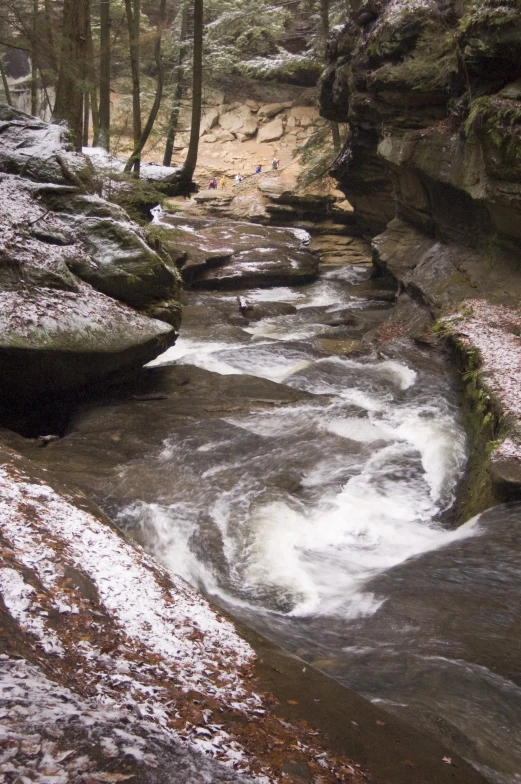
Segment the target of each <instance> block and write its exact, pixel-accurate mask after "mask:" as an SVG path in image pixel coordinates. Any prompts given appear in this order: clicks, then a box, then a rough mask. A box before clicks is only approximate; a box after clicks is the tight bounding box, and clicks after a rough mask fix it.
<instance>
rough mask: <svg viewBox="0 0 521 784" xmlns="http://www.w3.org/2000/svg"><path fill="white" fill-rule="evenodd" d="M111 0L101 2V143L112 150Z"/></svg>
mask: <svg viewBox="0 0 521 784" xmlns="http://www.w3.org/2000/svg"><path fill="white" fill-rule="evenodd" d="M110 48H111V47H110V0H100V66H99V143H100V144H101V146H102V147H103V148H104V149H105V150H107V151H108V150H109V149H110Z"/></svg>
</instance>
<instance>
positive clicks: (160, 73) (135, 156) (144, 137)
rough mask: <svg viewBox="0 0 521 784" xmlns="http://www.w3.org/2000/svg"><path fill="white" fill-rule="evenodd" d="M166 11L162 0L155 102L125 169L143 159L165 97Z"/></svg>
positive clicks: (160, 5)
mask: <svg viewBox="0 0 521 784" xmlns="http://www.w3.org/2000/svg"><path fill="white" fill-rule="evenodd" d="M165 12H166V0H160V4H159V19H158V22H157V36H156V43H155V47H154V57H155V61H156V65H157V87H156V94H155V97H154V103H153V105H152V108H151V110H150V114H149V116H148V120H147V122H146V125H145V127H144V129H143V133H142V134H141V137H140V139H139V141H138V143H137V145H135V146H134V150H133V151H132V155H131V156H130V158H129V159H128V161H127V163H126V166H125V171H126V172H129V171H131V169H132V167H133V166H135V164H136V162H137V161H140V160H141V153H142V152H143V148H144V146H145V144H146V143H147V141H148V137H149V136H150V134H151V132H152V128H153V127H154V123H155V121H156V117H157V113H158V111H159V107H160V106H161V99H162V97H163V86H164V82H165V69H164V65H163V58H162V56H161V38H162V35H163V27H164V24H165Z"/></svg>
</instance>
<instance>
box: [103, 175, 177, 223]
mask: <svg viewBox="0 0 521 784" xmlns="http://www.w3.org/2000/svg"><path fill="white" fill-rule="evenodd" d="M105 190H106V191H107V188H106V187H105ZM108 190H110V193H107V196H108V197H109V198H110V200H111V201H113V202H114V203H115V204H119V206H120V207H123V209H124V210H126V212H128V214H129V215H130V217H131V218H132V220H135V221H136V222H137V223H141V224H148V223H149V221H150V209H151V207H154V206H155V205H156V204H162V203H163V201H164V200H165V199H166V198H167V197H166V195H165V192H164V186H161V185H159V184H157V183H152V182H147V181H146V180H137V179H136V178H135V177H133V176H132V175H131V174H113V175H112V177H111V183H110V185H109V189H108Z"/></svg>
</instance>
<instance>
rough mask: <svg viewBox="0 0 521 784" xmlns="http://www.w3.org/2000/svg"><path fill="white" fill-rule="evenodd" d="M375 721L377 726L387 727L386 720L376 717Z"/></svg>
mask: <svg viewBox="0 0 521 784" xmlns="http://www.w3.org/2000/svg"><path fill="white" fill-rule="evenodd" d="M376 723H377V724H378V726H379V727H387V722H386V721H380V719H376Z"/></svg>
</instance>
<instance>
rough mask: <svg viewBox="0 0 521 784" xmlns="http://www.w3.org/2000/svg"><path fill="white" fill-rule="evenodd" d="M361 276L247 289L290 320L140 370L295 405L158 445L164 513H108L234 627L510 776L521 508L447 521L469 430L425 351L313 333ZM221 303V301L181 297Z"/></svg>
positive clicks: (514, 774)
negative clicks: (282, 397) (345, 349)
mask: <svg viewBox="0 0 521 784" xmlns="http://www.w3.org/2000/svg"><path fill="white" fill-rule="evenodd" d="M366 277H367V272H366V271H364V270H362V271H360V270H359V269H353V268H350V267H343V268H342V267H339V268H335V269H332V270H329V271H328V272H327V273H325V275H324V277H323V279H322V280H321V281H319V282H318V283H317V284H314V285H313V286H307V287H304V288H300V289H295V290H293V289H290V288H278V289H272V290H262V291H249V292H243V294H244V296H245V297H246V298H247V299H248V300H249V301H250V302H257V303H262V302H287V303H291V304H293V305H295V306H296V312H295V313H292V314H289V315H283V316H279V317H273V316H271V317H269V318H265V319H261V320H260V321H257V322H254V323H251V324H250V325H249V326H247V327H245V328H244V329H243V330H242V333H241V335H240V336H239V339H237V340H235V339H233V338H231V337H230V336H229V333H227V332H226V330H224V329H220V326H219V324H216V325H215V329H212V334H211V335H208V336H206V334H205V333H204V332H202V331H197V330H195V331H193V332H192V333H191V332H190V331H187V330H185V331H184V332H183V336H182V338H181V339H180V340H179V341H178V343H177V344H176V346H174V347H173V348H172V349H169V350H168V351H167V352H166V353H165V354H164V355H163V356H162V357H160V358H158V359H157V360H156V361H155V363H154V364H161V363H168V362H177V363H182V364H188V365H190V364H192V365H196V366H198V367H202V368H205V369H208V370H211V371H213V372H216V373H222V374H231V373H235V374H238V373H246V374H249V375H256V376H259V377H262V378H266V379H270V380H272V381H275V382H277V383H283V384H287V385H290V386H292V387H295V388H298V389H300V390H303V391H304V392H306V393H308V394H309V398H308V402H305V403H300V404H298V405H296V404H295V405H291V406H284V407H279V408H276V409H274V410H271V411H269V412H266V411H265V410H262V411H252V412H251V413H250V414H248V415H244V414H240V415H237V416H227V417H225V418H222V419H216V420H213V423H212V428H213V431H212V437H211V438H209V437H208V432H209V431H208V428H206V429H205V431H204V434H201V435H199V434H198V432H197V428H194V429H193V430H190V432H189V435H187V437H186V439H185V440H176V441H174V440H169V439H168V434H165V436H166V438H165V443H164V449H163V453H162V455H161V464H162V465H163V466H164V469H165V476H166V477H168V481H169V482H171V483H173V484H174V487H175V489H176V493H175V497H176V502H175V503H173V504H168V505H164V504H160V503H156V504H144V503H139V502H137V503H135V504H134V505H133V506H132V507H131V508H129V509H126V510H125V511H124V512H123V513H122V515H121V520H120V522H122V524H124V525H127V526H132V527H134V528H139V529H140V530H141V534H142V536H143V537H144V538H145V540H146V541H147V543H148V546H149V548H150V549H152V550H153V551H154V552H155V554H156V555H157V556H158V557H159V558H160V559H161V560H162V561H163V562H164V563H165V564H166V565H167V566H168V567H170V568H171V569H173V570H174V571H176V572H178V573H179V574H181V575H183V576H184V577H185V578H186V579H188V580H189V581H191V582H192V583H194V584H195V585H198V586H200V587H201V588H202V589H203V590H204V591H205V592H207V593H208V594H210V595H212V596H213V597H215V598H216V600H217V601H218V602H220V603H221V604H222V605H223V606H224V607H227V608H228V609H230V610H231V611H232V612H233V613H234V614H235V615H237V616H238V617H241V618H243V619H244V620H245V621H247V622H248V623H250V624H251V625H252V626H254V627H256V628H258V629H259V630H260V631H262V632H264V633H265V634H267V635H268V636H270V637H272V638H273V639H275V640H276V641H278V642H279V643H281V644H283V645H284V646H285V647H286V648H290V649H292V650H294V651H296V652H297V653H298V654H299V655H300V656H302V657H303V658H305V659H307V660H309V661H312V662H313V663H315V665H316V666H318V667H319V668H321V669H323V670H324V671H326V672H328V673H329V674H330V675H332V676H333V677H335V678H337V679H339V680H340V681H342V682H343V683H345V684H347V685H349V686H351V687H352V688H355V689H356V690H358V691H359V692H360V693H363V694H365V695H366V696H368V697H369V698H371V699H374V700H378V701H380V702H382V703H383V705H385V707H386V708H387V709H388V710H391V711H394V712H396V713H398V714H400V715H401V716H402V717H404V718H405V719H406V720H409V721H411V722H413V723H415V724H421V725H423V726H424V727H425V728H426V729H428V730H429V731H430V732H432V733H434V734H436V735H438V736H441V737H442V739H443V741H444V742H445V743H446V744H447V745H449V746H451V747H452V748H453V749H454V750H455V751H458V752H459V753H461V754H462V755H463V756H466V757H467V758H468V759H470V760H471V761H473V762H474V764H476V765H478V766H480V767H481V769H482V770H483V771H484V772H485V773H486V774H487V775H489V776H490V777H491V778H492V779H493V780H495V781H497V782H501V783H502V784H506V782H519V781H521V777H520V776H519V771H520V770H521V742H520V740H519V738H518V735H517V734H516V733H517V728H518V727H519V726H521V689H520V688H519V685H516V682H517V684H518V683H519V680H520V677H521V676H520V670H519V656H518V647H519V641H520V640H519V638H520V632H519V629H520V628H521V627H520V624H519V620H520V619H519V609H518V608H519V607H521V581H520V579H519V576H518V566H519V558H518V555H519V550H520V549H521V547H520V541H519V535H518V534H517V533H516V532H517V530H518V526H519V518H520V516H521V513H520V510H519V509H517V508H515V507H514V508H511V509H505V508H500V509H498V510H492V511H491V512H489V513H487V515H485V516H482V517H481V518H480V519H479V520H473V521H470V522H469V523H467V524H466V525H464V526H462V527H461V528H459V529H457V530H450V529H448V528H447V527H445V526H444V524H443V520H444V512H446V511H447V510H448V509H449V508H450V507H451V505H452V504H453V502H454V497H455V489H456V486H457V482H458V480H459V478H460V477H461V474H462V471H463V469H464V464H465V438H464V434H463V432H462V429H461V425H460V422H459V416H458V405H457V400H456V397H455V395H454V393H453V392H452V391H451V383H450V376H449V375H448V373H447V369H446V367H445V366H444V363H443V360H442V359H441V358H440V357H438V356H436V355H435V354H434V353H432V352H431V351H430V350H429V349H420V348H418V347H414V346H412V345H409V344H407V343H404V344H403V345H401V346H395V347H394V348H393V354H392V355H389V356H387V357H382V356H379V357H363V358H358V359H350V358H348V357H342V356H329V355H327V353H326V352H325V351H324V350H323V349H322V348H321V347H320V343H316V342H315V339H316V338H317V336H320V335H322V334H324V333H325V332H327V331H328V329H329V331H331V329H330V328H328V327H327V320H326V318H325V317H326V315H327V314H328V313H329V314H331V313H334V312H336V311H344V310H349V309H352V310H353V311H356V310H360V309H361V308H363V307H364V301H363V299H362V298H361V297H357V296H356V290H353V284H354V283H357V282H362V281H363V280H364V279H365V278H366ZM194 296H195V295H194ZM219 298H220V300H221V301H222V302H225V301H227V300H229V301H233V299H234V297H230V295H225V294H223V295H215V294H210V293H209V294H208V295H204V294H198V295H197V303H198V305H199V306H200V305H201V304H204V302H205V301H206V302H208V303H210V302H212V303H213V304H215V302H216V301H217V299H219ZM381 306H382V307H384V306H385V305H384V303H382V305H381ZM370 307H371V308H374V307H375V304H374V302H373V303H370ZM176 483H177V484H176ZM514 562H515V564H516V567H515V569H514V568H513V564H514ZM516 679H517V681H516Z"/></svg>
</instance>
